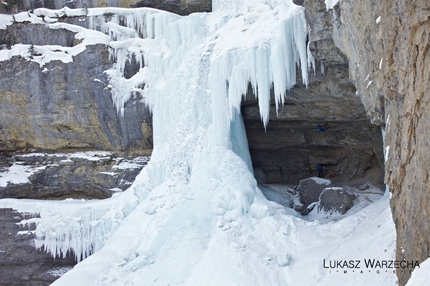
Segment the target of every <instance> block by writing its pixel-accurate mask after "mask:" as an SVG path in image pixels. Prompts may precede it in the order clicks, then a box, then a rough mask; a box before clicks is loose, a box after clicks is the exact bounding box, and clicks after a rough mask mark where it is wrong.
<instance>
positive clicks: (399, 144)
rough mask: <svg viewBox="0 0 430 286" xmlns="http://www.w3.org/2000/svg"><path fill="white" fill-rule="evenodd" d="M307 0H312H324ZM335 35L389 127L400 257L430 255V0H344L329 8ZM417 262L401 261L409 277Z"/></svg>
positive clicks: (388, 173)
mask: <svg viewBox="0 0 430 286" xmlns="http://www.w3.org/2000/svg"><path fill="white" fill-rule="evenodd" d="M323 2H324V1H322V0H306V1H305V3H304V5H305V7H306V8H307V9H308V10H309V11H311V10H312V9H313V10H312V11H313V13H317V14H318V10H316V9H315V8H312V7H317V6H318V5H319V6H321V5H323V4H324V3H323ZM319 13H321V16H322V17H325V19H328V20H327V21H326V22H325V23H326V24H327V26H328V27H330V26H331V24H333V33H332V39H333V40H334V43H335V44H336V46H337V47H339V48H340V49H341V50H342V52H343V53H344V54H345V55H346V56H347V58H348V62H349V71H350V78H351V79H352V80H353V82H354V85H355V86H356V88H357V91H358V95H359V97H360V99H361V101H362V102H363V104H364V107H365V109H366V114H367V115H368V117H369V118H370V119H371V120H372V122H374V123H376V124H379V125H381V126H383V127H385V132H386V137H385V154H386V162H385V182H386V183H387V184H388V186H389V188H390V191H391V192H392V196H393V197H392V200H391V207H392V212H393V219H394V222H395V224H396V230H397V260H404V259H405V260H409V261H410V260H414V261H415V260H418V261H420V262H421V261H423V260H425V259H426V258H427V257H429V256H430V223H429V220H428V218H429V215H430V205H429V204H428V202H429V201H430V191H429V188H428V181H429V169H430V152H429V150H430V148H429V145H430V143H429V139H428V135H427V133H428V132H427V130H429V128H430V120H429V118H430V97H429V95H430V55H429V49H430V37H429V31H430V21H429V19H430V3H429V2H428V1H427V0H417V1H413V2H408V1H400V0H393V1H391V0H383V1H377V2H375V1H371V0H344V1H340V4H339V6H338V7H335V9H334V10H333V11H330V12H328V13H326V12H325V11H320V12H319ZM409 270H410V269H401V268H399V269H397V275H398V278H399V284H400V285H405V284H406V282H407V280H408V279H409V277H410V272H409Z"/></svg>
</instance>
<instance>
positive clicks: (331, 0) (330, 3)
mask: <svg viewBox="0 0 430 286" xmlns="http://www.w3.org/2000/svg"><path fill="white" fill-rule="evenodd" d="M338 3H339V0H325V6H326V8H327V11H328V10H330V9H333V7H334V6H336V5H337V4H338Z"/></svg>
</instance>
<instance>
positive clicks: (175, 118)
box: [0, 0, 394, 285]
mask: <svg viewBox="0 0 430 286" xmlns="http://www.w3.org/2000/svg"><path fill="white" fill-rule="evenodd" d="M213 7H214V12H213V13H210V14H206V13H197V14H192V15H189V16H187V17H179V16H177V15H174V14H171V13H167V12H163V11H157V10H154V9H133V10H127V9H114V8H105V9H89V10H88V11H87V15H88V16H89V17H90V19H91V20H90V21H91V24H90V26H91V28H93V29H96V30H99V31H102V32H104V33H106V34H107V35H108V36H109V37H110V38H111V41H110V42H109V46H110V47H111V48H112V57H113V59H114V60H115V61H116V66H115V67H114V68H113V69H111V70H109V71H107V72H108V74H109V76H110V83H111V88H112V92H113V100H114V103H115V104H116V106H117V107H118V110H119V112H123V109H122V107H123V106H124V104H125V103H126V102H127V101H128V100H129V99H130V98H131V97H132V96H133V94H134V93H135V92H139V93H141V94H142V95H143V96H144V98H145V101H146V102H147V103H148V104H149V106H150V108H151V110H152V112H153V129H154V134H153V136H154V151H153V154H152V157H151V160H150V162H149V163H148V165H147V166H146V167H145V168H144V169H143V170H142V172H141V173H140V175H139V176H138V177H137V178H136V181H135V183H134V184H133V185H132V186H131V187H130V188H129V189H128V190H127V191H125V192H124V193H118V194H115V195H114V196H113V197H112V198H111V199H107V200H103V201H88V202H82V201H74V200H68V201H64V202H57V203H53V202H45V203H41V202H38V203H36V204H35V205H34V206H32V207H29V205H28V204H24V203H21V204H20V203H18V202H16V201H13V200H7V201H3V202H2V203H0V205H8V206H13V207H14V208H16V209H18V210H19V209H23V210H26V211H29V210H28V208H32V209H33V211H34V212H38V213H40V218H35V219H31V220H30V221H28V222H25V221H24V222H23V223H24V224H25V223H36V224H37V228H36V231H35V234H36V236H37V240H36V245H37V246H38V247H42V246H43V247H44V248H45V249H46V250H47V251H48V252H50V253H52V254H53V255H65V253H67V252H68V251H73V253H74V254H75V255H76V257H77V258H78V259H79V260H80V259H83V258H85V257H87V256H88V255H90V254H91V253H94V254H92V255H91V256H89V257H87V258H86V259H85V260H83V261H82V262H81V263H79V264H78V265H77V266H76V267H75V268H74V269H73V270H72V271H70V272H68V273H66V274H65V275H64V276H63V277H62V278H60V279H59V280H57V281H56V282H55V283H54V285H173V284H175V285H285V284H288V285H316V283H317V282H321V281H324V279H323V278H321V277H323V276H324V275H322V274H320V275H316V276H312V277H311V276H310V277H305V278H300V279H305V280H303V281H305V282H304V283H301V282H300V281H302V280H300V279H299V280H294V279H293V278H294V277H297V275H296V274H294V273H295V272H296V270H295V269H297V267H299V268H301V267H303V268H304V267H306V263H305V264H303V260H302V262H301V263H298V264H297V263H296V264H295V268H291V269H289V268H288V267H287V266H289V265H290V264H291V263H292V262H291V261H294V259H296V260H297V258H295V257H294V255H295V254H296V253H297V251H299V250H300V249H299V248H298V247H297V246H298V245H300V244H299V240H301V239H305V238H303V237H300V232H298V230H297V231H296V229H297V228H298V229H300V228H302V229H306V228H309V229H311V228H314V227H316V228H317V229H318V230H317V231H316V232H314V238H315V242H314V244H312V243H310V244H308V246H309V245H310V246H309V247H310V248H315V249H318V251H319V252H320V254H321V255H323V257H328V256H330V255H332V254H333V253H336V250H335V249H333V247H331V248H330V247H326V246H322V245H323V243H322V242H325V243H327V242H330V243H331V241H332V240H333V239H335V238H333V236H332V234H331V232H330V231H329V229H330V226H319V227H317V226H316V225H313V226H312V223H308V222H304V221H301V220H300V219H297V218H295V216H296V213H295V212H294V211H293V210H291V209H288V208H285V207H283V206H281V205H279V204H276V203H273V202H269V201H267V200H266V199H265V197H264V196H263V195H262V193H261V191H260V190H259V189H258V187H257V184H256V181H255V179H254V177H253V173H252V172H253V171H252V166H251V160H250V155H249V151H248V146H247V140H246V134H245V129H244V125H243V121H242V117H241V115H240V103H241V100H242V97H243V95H244V94H246V92H247V89H248V86H249V84H251V86H252V88H253V91H254V93H255V94H256V96H257V97H258V103H259V108H260V114H261V119H262V121H263V124H264V125H266V124H267V122H268V119H269V107H270V104H271V97H270V90H271V88H272V87H273V90H274V100H275V104H276V106H278V104H282V103H283V99H284V93H285V91H286V90H287V89H289V88H291V87H292V86H293V85H294V84H296V68H298V69H300V71H301V77H302V78H303V83H304V84H307V74H308V65H309V66H310V65H313V67H314V66H315V64H314V62H313V59H312V58H308V57H307V52H308V48H307V45H306V32H307V27H306V22H305V17H304V11H303V8H302V7H299V6H295V5H294V4H292V2H291V1H287V0H266V1H263V0H248V1H246V0H243V1H232V0H218V1H214V3H213ZM36 11H37V10H36ZM37 13H45V15H48V14H49V13H52V12H50V11H49V10H40V11H39V12H37ZM68 13H72V14H73V13H77V12H73V11H72V12H70V11H69V12H68ZM132 57H134V58H135V59H136V60H137V61H138V62H139V63H140V65H141V69H140V70H139V72H138V73H137V74H136V75H134V76H133V77H132V78H130V79H125V78H124V76H123V70H124V65H125V62H126V61H127V60H130V59H131V58H132ZM382 203H384V202H381V204H382ZM385 203H386V202H385ZM378 215H380V216H381V220H382V221H387V222H388V223H386V225H388V226H389V227H387V228H386V229H384V231H387V232H389V231H391V229H390V227H391V224H392V222H390V217H389V215H387V213H386V212H384V213H383V214H378ZM364 216H365V215H364ZM390 223H391V224H390ZM335 228H336V227H335ZM361 228H362V224H361V223H360V219H358V218H353V219H351V220H350V221H349V222H347V223H346V224H345V228H343V229H342V230H338V231H337V233H338V234H340V235H341V237H349V236H353V235H352V233H354V232H355V231H356V229H361ZM381 231H382V230H381ZM318 239H319V240H318ZM318 241H320V242H321V243H320V242H318ZM343 242H344V241H342V243H343ZM339 243H340V242H339ZM390 243H392V241H391V240H385V241H384V242H382V243H380V244H379V245H378V246H380V245H381V244H390ZM328 244H329V243H328ZM302 248H303V246H302ZM377 253H378V255H379V252H377ZM381 255H382V256H383V255H384V253H382V254H381ZM390 255H392V253H390ZM312 259H313V260H315V259H316V258H311V260H312ZM318 259H319V258H318ZM297 261H299V260H297ZM314 262H315V265H314V266H309V267H310V269H311V272H312V273H314V274H315V273H318V272H320V270H319V267H320V266H319V265H320V263H319V261H314ZM381 277H383V279H384V280H383V281H384V282H386V281H387V279H388V280H389V281H390V279H391V278H387V277H386V276H381ZM306 279H307V280H306ZM321 279H322V280H321ZM371 279H374V277H372V278H371ZM381 279H382V278H381ZM393 279H394V278H393ZM303 281H302V282H303ZM366 281H367V280H366V279H364V282H363V284H362V285H366V284H365V283H367V282H366ZM381 283H382V282H381Z"/></svg>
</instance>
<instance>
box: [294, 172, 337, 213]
mask: <svg viewBox="0 0 430 286" xmlns="http://www.w3.org/2000/svg"><path fill="white" fill-rule="evenodd" d="M331 185H332V184H331V181H330V180H327V179H322V178H317V177H312V178H308V179H304V180H301V181H300V183H299V185H298V186H297V191H298V192H299V195H300V201H301V202H302V203H303V207H304V209H305V210H306V209H307V207H308V206H309V205H310V204H312V203H315V202H318V201H319V198H320V195H321V193H322V191H323V190H324V189H326V188H328V187H331ZM302 213H303V212H302ZM305 213H306V211H305Z"/></svg>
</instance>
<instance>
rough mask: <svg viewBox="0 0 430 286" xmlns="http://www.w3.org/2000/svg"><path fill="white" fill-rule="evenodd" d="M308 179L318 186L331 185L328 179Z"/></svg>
mask: <svg viewBox="0 0 430 286" xmlns="http://www.w3.org/2000/svg"><path fill="white" fill-rule="evenodd" d="M310 179H312V180H313V181H314V182H315V183H317V184H318V185H330V184H331V181H330V180H329V179H324V178H318V177H311V178H310Z"/></svg>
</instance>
